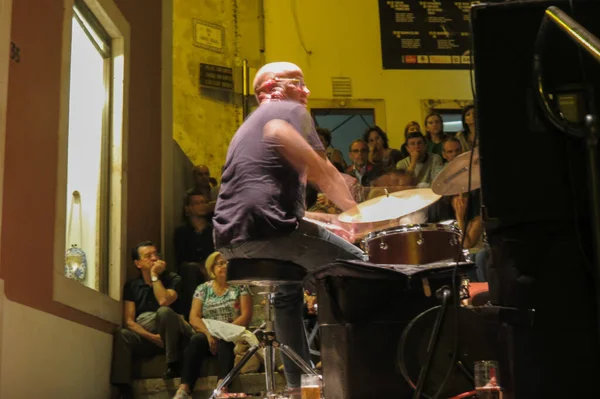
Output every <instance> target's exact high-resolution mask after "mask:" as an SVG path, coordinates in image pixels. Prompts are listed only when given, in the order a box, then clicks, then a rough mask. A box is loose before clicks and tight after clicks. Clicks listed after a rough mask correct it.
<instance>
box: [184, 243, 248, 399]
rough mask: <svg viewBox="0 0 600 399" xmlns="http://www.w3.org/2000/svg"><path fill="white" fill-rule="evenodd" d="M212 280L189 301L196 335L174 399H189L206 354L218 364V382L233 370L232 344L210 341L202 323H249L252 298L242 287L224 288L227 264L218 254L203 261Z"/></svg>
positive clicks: (187, 349)
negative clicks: (212, 357) (208, 321)
mask: <svg viewBox="0 0 600 399" xmlns="http://www.w3.org/2000/svg"><path fill="white" fill-rule="evenodd" d="M206 270H207V271H208V274H209V276H210V277H211V278H212V280H210V281H207V282H206V283H203V284H200V285H199V286H198V288H197V289H196V292H195V293H194V299H192V310H191V311H190V324H191V326H192V327H193V328H194V330H195V331H196V334H194V335H193V336H192V338H191V339H190V342H189V343H188V345H187V347H186V348H185V351H184V354H183V368H182V370H181V385H180V386H179V389H178V390H177V393H176V394H175V396H174V397H173V399H191V398H192V391H193V390H194V385H195V383H196V380H197V379H198V375H199V374H200V367H201V366H202V360H203V359H204V357H205V356H206V355H208V354H211V355H213V356H217V358H218V361H219V376H218V378H219V382H220V381H221V380H222V379H223V378H225V376H226V375H227V373H229V371H230V370H231V369H232V368H233V364H234V360H235V355H234V353H233V347H234V344H233V342H226V341H222V340H219V339H217V338H215V337H213V336H212V335H211V334H210V332H209V331H208V329H207V327H206V325H205V324H204V321H203V320H202V319H213V320H219V321H224V322H227V323H232V324H236V325H238V326H244V327H247V326H248V324H250V321H251V320H252V298H251V296H250V295H249V292H248V289H247V288H246V287H244V286H233V285H231V286H230V285H229V284H227V261H226V260H225V258H223V257H222V256H221V254H220V253H219V252H213V253H212V254H211V255H209V257H208V258H207V259H206Z"/></svg>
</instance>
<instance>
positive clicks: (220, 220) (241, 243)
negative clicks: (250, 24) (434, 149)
mask: <svg viewBox="0 0 600 399" xmlns="http://www.w3.org/2000/svg"><path fill="white" fill-rule="evenodd" d="M254 91H255V94H256V96H257V98H258V101H259V103H260V105H259V107H258V109H256V110H255V111H254V112H253V113H252V114H251V115H250V116H249V117H248V118H247V119H246V121H245V122H244V123H243V124H242V126H240V128H239V129H238V130H237V132H236V133H235V136H234V137H233V139H232V141H231V143H230V145H229V150H228V153H227V159H226V161H225V167H224V170H223V176H222V180H221V191H220V193H219V197H218V199H217V204H216V207H215V217H214V218H213V225H214V228H215V246H216V248H217V250H218V251H219V252H221V253H222V254H223V256H224V257H225V258H226V259H232V258H270V259H281V260H285V261H291V262H294V263H296V264H299V265H301V266H303V267H305V268H307V269H314V268H316V267H319V266H322V265H325V264H328V263H331V262H333V261H335V260H336V259H362V256H363V252H362V251H361V250H360V249H358V248H357V247H355V246H354V245H353V244H351V243H350V242H348V241H345V240H344V239H343V238H341V237H339V236H338V235H335V234H332V233H331V232H329V231H328V230H326V229H324V228H323V227H320V226H317V225H316V224H313V223H309V222H307V221H306V220H304V219H303V217H304V216H305V214H306V216H308V217H310V218H312V219H317V220H321V221H326V222H330V223H332V224H335V223H339V222H338V221H337V217H336V215H327V214H322V213H320V214H309V213H305V208H304V205H305V190H306V181H307V180H308V181H310V182H311V183H313V184H314V185H316V186H317V187H318V188H319V189H320V190H321V191H322V192H323V193H324V194H325V195H326V196H327V197H328V198H329V199H330V200H331V201H332V202H333V203H335V204H336V205H337V206H338V207H339V208H340V209H341V210H343V211H344V210H347V209H349V208H351V207H353V206H355V205H356V203H355V202H354V200H353V198H352V196H351V194H350V190H349V188H348V186H347V184H346V182H345V180H344V178H343V177H342V175H341V174H340V173H339V172H338V171H337V170H336V169H335V167H334V166H333V165H332V164H331V163H330V162H329V161H327V157H326V155H325V150H324V148H323V145H322V144H321V142H320V141H319V137H318V136H317V133H316V131H315V128H314V124H313V121H312V118H311V116H310V114H309V113H308V112H307V110H306V103H307V97H308V94H309V91H308V89H307V87H306V85H305V84H304V77H303V74H302V71H301V70H300V68H298V66H296V65H294V64H291V63H283V62H280V63H272V64H267V65H265V66H264V67H262V68H261V69H260V70H259V71H258V72H257V74H256V78H255V80H254ZM348 238H349V240H350V241H352V238H353V237H352V233H351V234H350V235H349V236H348ZM274 306H275V330H276V332H277V336H278V339H279V340H280V341H281V342H282V343H283V344H287V345H288V346H290V347H291V348H292V349H293V350H294V351H296V352H297V353H298V354H299V355H300V356H301V357H302V358H303V359H304V360H306V361H308V360H309V353H308V346H307V341H306V337H305V334H304V327H303V324H302V323H303V322H302V306H303V291H302V287H301V286H300V285H285V286H282V287H279V292H278V293H277V295H276V298H275V302H274ZM283 360H284V367H285V374H286V379H287V383H288V386H289V387H292V388H295V387H299V386H300V375H301V371H300V369H299V368H298V367H297V366H296V365H295V364H294V363H293V362H291V361H290V360H289V359H288V358H287V357H285V356H284V359H283Z"/></svg>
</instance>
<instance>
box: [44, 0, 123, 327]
mask: <svg viewBox="0 0 600 399" xmlns="http://www.w3.org/2000/svg"><path fill="white" fill-rule="evenodd" d="M81 1H82V3H84V4H85V5H86V6H87V8H88V9H89V11H91V13H92V14H93V15H94V16H95V18H96V19H97V22H99V23H100V24H101V25H102V27H103V28H104V30H105V31H106V33H107V34H108V35H109V36H110V38H111V54H110V63H111V67H110V68H105V76H104V78H105V81H108V82H110V85H109V90H108V91H107V103H108V104H110V106H109V107H105V114H104V116H103V118H104V121H105V122H106V124H105V126H107V129H108V130H109V132H108V134H105V135H104V138H103V140H104V142H103V147H105V149H104V148H103V151H102V156H103V157H104V159H103V160H102V162H103V163H104V164H106V162H108V165H110V168H103V176H102V177H101V190H102V189H106V190H107V191H108V201H106V206H105V208H106V209H105V210H107V211H109V218H105V220H106V221H105V222H103V223H102V224H101V225H99V228H100V234H101V237H102V239H107V238H108V242H107V246H108V258H104V259H102V256H101V255H100V259H102V265H103V266H100V265H99V267H101V268H106V267H108V273H106V269H105V270H101V273H100V275H101V276H102V275H104V276H107V277H108V278H105V279H104V280H103V279H102V278H101V281H100V287H99V288H100V291H96V290H94V289H92V288H89V287H87V286H85V285H83V284H81V283H80V282H78V281H75V280H71V279H69V278H67V277H65V275H64V262H65V249H66V239H65V231H66V219H67V216H68V215H67V211H66V209H67V201H68V198H67V192H66V187H67V160H68V157H67V155H68V154H67V148H68V134H69V127H68V121H69V94H70V90H69V89H70V64H71V38H72V32H71V26H72V18H73V14H74V8H73V7H74V5H75V1H74V0H65V1H64V6H65V7H64V8H65V13H64V23H63V43H62V48H63V56H62V66H61V82H62V86H61V87H62V90H61V96H60V122H59V124H60V125H59V137H58V173H57V183H58V184H57V194H56V221H55V239H54V279H53V280H54V281H53V299H54V300H55V301H56V302H59V303H62V304H64V305H66V306H69V307H72V308H75V309H78V310H80V311H82V312H84V313H87V314H90V315H93V316H96V317H98V318H101V319H103V320H106V321H109V322H112V323H114V324H117V325H120V324H121V321H122V305H121V294H122V293H121V286H122V283H123V282H124V279H125V264H126V263H125V262H126V252H127V251H126V229H125V226H126V220H127V219H126V209H127V208H126V204H127V190H126V188H127V179H126V177H127V176H126V170H125V165H126V154H127V126H128V123H127V121H128V107H127V104H128V85H129V43H130V41H129V38H130V28H129V24H128V22H127V20H126V19H125V17H124V16H123V14H122V13H121V12H120V10H119V9H118V7H117V5H116V4H115V2H114V1H113V0H81ZM106 70H108V71H111V72H112V73H110V72H108V73H107V72H106ZM106 157H108V159H106ZM115 165H118V166H120V167H114V166H115ZM107 170H110V172H107ZM108 173H110V176H108ZM109 230H110V232H111V234H110V235H109V234H108V231H109ZM100 254H101V253H100ZM102 291H104V292H105V293H103V292H102Z"/></svg>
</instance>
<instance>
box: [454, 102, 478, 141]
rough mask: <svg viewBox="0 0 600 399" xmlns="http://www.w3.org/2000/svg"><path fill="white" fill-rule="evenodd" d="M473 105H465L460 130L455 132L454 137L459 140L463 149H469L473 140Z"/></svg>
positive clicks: (474, 116)
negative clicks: (461, 128)
mask: <svg viewBox="0 0 600 399" xmlns="http://www.w3.org/2000/svg"><path fill="white" fill-rule="evenodd" d="M475 121H476V114H475V106H474V105H467V106H466V107H465V108H464V109H463V113H462V125H463V130H462V132H458V133H456V138H457V139H458V140H459V141H460V144H461V145H462V149H463V151H471V150H472V149H473V143H474V142H475Z"/></svg>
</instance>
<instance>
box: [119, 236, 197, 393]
mask: <svg viewBox="0 0 600 399" xmlns="http://www.w3.org/2000/svg"><path fill="white" fill-rule="evenodd" d="M131 256H132V259H133V262H134V264H135V267H136V268H137V269H138V270H139V276H138V277H137V278H134V279H132V280H129V281H127V283H125V287H124V288H123V319H124V328H120V329H118V330H117V331H116V332H115V343H114V351H113V365H112V375H111V382H112V383H113V384H114V385H116V386H118V387H119V388H120V389H121V394H122V397H132V396H131V379H132V374H131V373H132V361H133V356H136V357H139V356H155V355H157V354H160V353H165V352H166V355H167V365H166V368H167V369H166V372H165V374H164V377H165V378H173V377H176V376H178V375H179V372H180V365H181V363H180V359H181V355H182V352H183V348H184V346H185V344H186V342H187V340H188V339H189V338H190V337H191V336H192V334H193V330H192V328H191V327H190V325H189V324H188V323H186V322H185V320H183V318H181V317H180V316H179V315H178V314H177V313H175V311H174V310H173V309H172V306H173V304H174V303H175V301H176V300H177V297H178V291H179V286H180V284H181V278H180V277H179V276H178V275H177V274H175V273H172V272H168V271H166V270H165V267H166V263H165V262H164V261H162V260H160V258H159V255H158V252H157V249H156V246H155V245H154V244H153V243H152V242H151V241H144V242H142V243H140V244H138V245H137V246H135V247H134V248H133V249H132V251H131Z"/></svg>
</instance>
